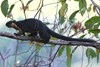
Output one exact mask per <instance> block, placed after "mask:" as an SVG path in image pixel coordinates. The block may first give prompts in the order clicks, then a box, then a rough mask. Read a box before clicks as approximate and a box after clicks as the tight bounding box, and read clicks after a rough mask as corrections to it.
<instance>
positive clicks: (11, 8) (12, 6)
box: [8, 4, 15, 15]
mask: <svg viewBox="0 0 100 67" xmlns="http://www.w3.org/2000/svg"><path fill="white" fill-rule="evenodd" d="M14 6H15V4H12V5H11V7H10V10H9V11H8V15H9V14H10V13H11V11H12V10H13V8H14Z"/></svg>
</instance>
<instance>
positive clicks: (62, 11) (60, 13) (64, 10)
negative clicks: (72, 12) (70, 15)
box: [59, 3, 68, 16]
mask: <svg viewBox="0 0 100 67" xmlns="http://www.w3.org/2000/svg"><path fill="white" fill-rule="evenodd" d="M67 9H68V5H67V4H66V3H64V4H63V5H62V7H61V9H60V11H59V15H60V16H64V15H65V13H66V11H67Z"/></svg>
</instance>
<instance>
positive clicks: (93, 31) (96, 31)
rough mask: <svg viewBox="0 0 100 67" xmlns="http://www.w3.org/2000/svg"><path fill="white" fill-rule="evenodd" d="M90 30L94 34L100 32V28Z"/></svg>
mask: <svg viewBox="0 0 100 67" xmlns="http://www.w3.org/2000/svg"><path fill="white" fill-rule="evenodd" d="M89 32H91V33H93V34H99V33H100V29H90V30H89Z"/></svg>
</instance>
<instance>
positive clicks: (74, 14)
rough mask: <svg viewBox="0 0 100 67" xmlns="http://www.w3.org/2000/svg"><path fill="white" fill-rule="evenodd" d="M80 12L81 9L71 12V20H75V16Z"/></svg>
mask: <svg viewBox="0 0 100 67" xmlns="http://www.w3.org/2000/svg"><path fill="white" fill-rule="evenodd" d="M78 12H79V10H77V11H75V12H73V13H72V14H71V16H70V17H69V20H70V21H71V22H73V19H74V18H75V16H76V14H77V13H78Z"/></svg>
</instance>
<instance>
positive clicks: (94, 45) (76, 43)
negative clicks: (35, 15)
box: [0, 32, 100, 49]
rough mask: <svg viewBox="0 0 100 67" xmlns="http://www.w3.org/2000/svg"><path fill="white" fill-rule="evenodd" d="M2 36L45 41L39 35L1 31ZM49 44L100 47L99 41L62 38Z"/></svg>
mask: <svg viewBox="0 0 100 67" xmlns="http://www.w3.org/2000/svg"><path fill="white" fill-rule="evenodd" d="M0 36H3V37H8V38H12V39H18V40H24V41H28V40H33V41H36V42H41V43H43V41H42V40H41V39H37V37H26V36H17V37H16V36H14V35H13V34H11V33H8V32H0ZM48 44H54V45H69V46H77V45H78V46H90V47H94V48H96V49H100V43H98V42H94V43H93V42H78V41H61V40H50V41H49V42H48Z"/></svg>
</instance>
